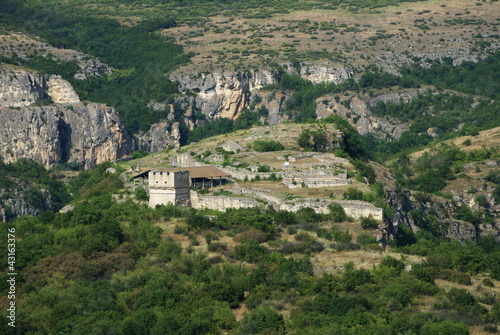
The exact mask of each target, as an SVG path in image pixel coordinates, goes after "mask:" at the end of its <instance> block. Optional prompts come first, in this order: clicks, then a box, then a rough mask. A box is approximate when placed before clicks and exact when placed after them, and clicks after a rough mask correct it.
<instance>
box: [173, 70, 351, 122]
mask: <svg viewBox="0 0 500 335" xmlns="http://www.w3.org/2000/svg"><path fill="white" fill-rule="evenodd" d="M282 66H283V69H284V70H285V71H286V72H287V73H291V74H298V75H300V76H301V77H303V78H304V79H308V80H311V81H312V82H313V83H319V82H333V83H337V84H338V83H342V82H344V81H345V80H347V79H349V78H351V77H352V76H353V75H354V73H353V71H352V70H350V69H346V68H335V67H333V66H331V65H329V64H322V65H308V64H304V65H302V66H300V68H294V67H293V66H292V64H282ZM171 79H172V80H173V81H178V82H179V84H180V86H179V89H180V91H181V92H182V93H183V94H184V96H183V98H181V99H179V100H178V101H177V103H179V104H180V105H182V106H183V107H184V108H185V109H189V108H192V107H194V108H196V109H197V110H198V111H200V112H201V113H203V114H204V115H205V116H206V117H207V119H208V120H213V119H217V118H221V117H222V118H229V119H233V120H234V119H237V118H238V116H239V115H240V114H241V113H242V112H243V111H244V110H245V109H246V108H247V107H249V106H251V105H253V107H257V108H258V107H264V108H265V109H266V110H267V111H268V113H269V115H268V117H267V118H265V120H264V121H267V122H268V123H270V124H277V123H282V122H284V121H285V120H286V119H287V117H286V116H285V115H283V114H282V113H281V112H282V110H283V107H284V101H285V99H286V95H285V94H283V93H271V92H267V91H263V90H262V88H263V87H265V86H266V85H271V84H275V83H276V79H275V76H274V74H273V71H271V70H270V69H254V70H248V71H229V70H225V71H216V72H212V73H182V74H176V75H172V76H171Z"/></svg>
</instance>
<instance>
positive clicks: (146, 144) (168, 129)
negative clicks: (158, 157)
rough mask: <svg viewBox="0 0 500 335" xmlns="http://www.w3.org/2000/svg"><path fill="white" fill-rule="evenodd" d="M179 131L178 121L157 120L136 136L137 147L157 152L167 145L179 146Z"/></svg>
mask: <svg viewBox="0 0 500 335" xmlns="http://www.w3.org/2000/svg"><path fill="white" fill-rule="evenodd" d="M180 140H181V133H180V129H179V122H173V123H168V122H158V123H155V124H153V125H151V128H149V130H148V131H147V132H146V133H144V134H141V135H139V136H137V142H138V148H139V149H140V150H146V151H149V152H159V151H162V150H165V149H166V148H168V147H169V146H173V147H174V148H178V147H180V145H181V144H180Z"/></svg>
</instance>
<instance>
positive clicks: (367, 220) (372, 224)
mask: <svg viewBox="0 0 500 335" xmlns="http://www.w3.org/2000/svg"><path fill="white" fill-rule="evenodd" d="M361 227H362V228H363V229H375V228H378V223H377V220H375V219H374V218H373V217H372V215H371V214H370V215H368V217H363V218H361Z"/></svg>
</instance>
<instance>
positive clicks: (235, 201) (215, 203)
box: [191, 191, 263, 212]
mask: <svg viewBox="0 0 500 335" xmlns="http://www.w3.org/2000/svg"><path fill="white" fill-rule="evenodd" d="M191 206H192V207H193V208H196V209H205V208H207V209H215V210H218V211H221V212H224V211H226V210H227V209H228V208H236V209H237V208H254V207H259V206H263V204H262V203H260V202H259V201H257V200H255V199H254V198H250V197H228V196H199V195H198V193H197V192H196V191H191Z"/></svg>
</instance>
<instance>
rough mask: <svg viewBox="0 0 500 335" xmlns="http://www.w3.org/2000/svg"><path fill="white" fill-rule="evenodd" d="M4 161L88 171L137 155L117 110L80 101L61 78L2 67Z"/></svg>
mask: <svg viewBox="0 0 500 335" xmlns="http://www.w3.org/2000/svg"><path fill="white" fill-rule="evenodd" d="M0 108H1V113H0V124H1V127H0V140H1V142H2V146H1V147H0V156H1V158H2V159H3V160H4V161H5V162H12V161H16V160H17V159H19V158H30V159H34V160H37V161H40V162H42V164H44V165H45V166H46V167H50V166H51V165H52V164H55V163H67V162H76V163H79V164H82V165H83V166H84V167H85V168H86V169H89V168H91V167H92V166H94V165H95V164H99V163H102V162H105V161H114V160H117V159H119V158H121V157H123V156H125V155H127V154H128V153H130V152H131V151H132V141H131V138H130V136H129V135H128V134H127V132H126V131H125V129H124V126H123V123H122V122H121V120H120V118H119V116H118V114H117V113H116V111H115V110H114V109H113V108H111V107H108V106H106V105H103V104H97V103H89V104H84V103H82V102H80V100H79V98H78V95H77V94H76V93H75V91H74V90H73V88H72V86H71V85H70V84H69V83H68V82H67V81H65V80H63V79H62V78H61V77H59V76H50V77H46V76H43V75H41V74H39V73H37V72H33V71H29V70H25V69H21V68H17V67H12V66H2V67H1V68H0Z"/></svg>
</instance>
